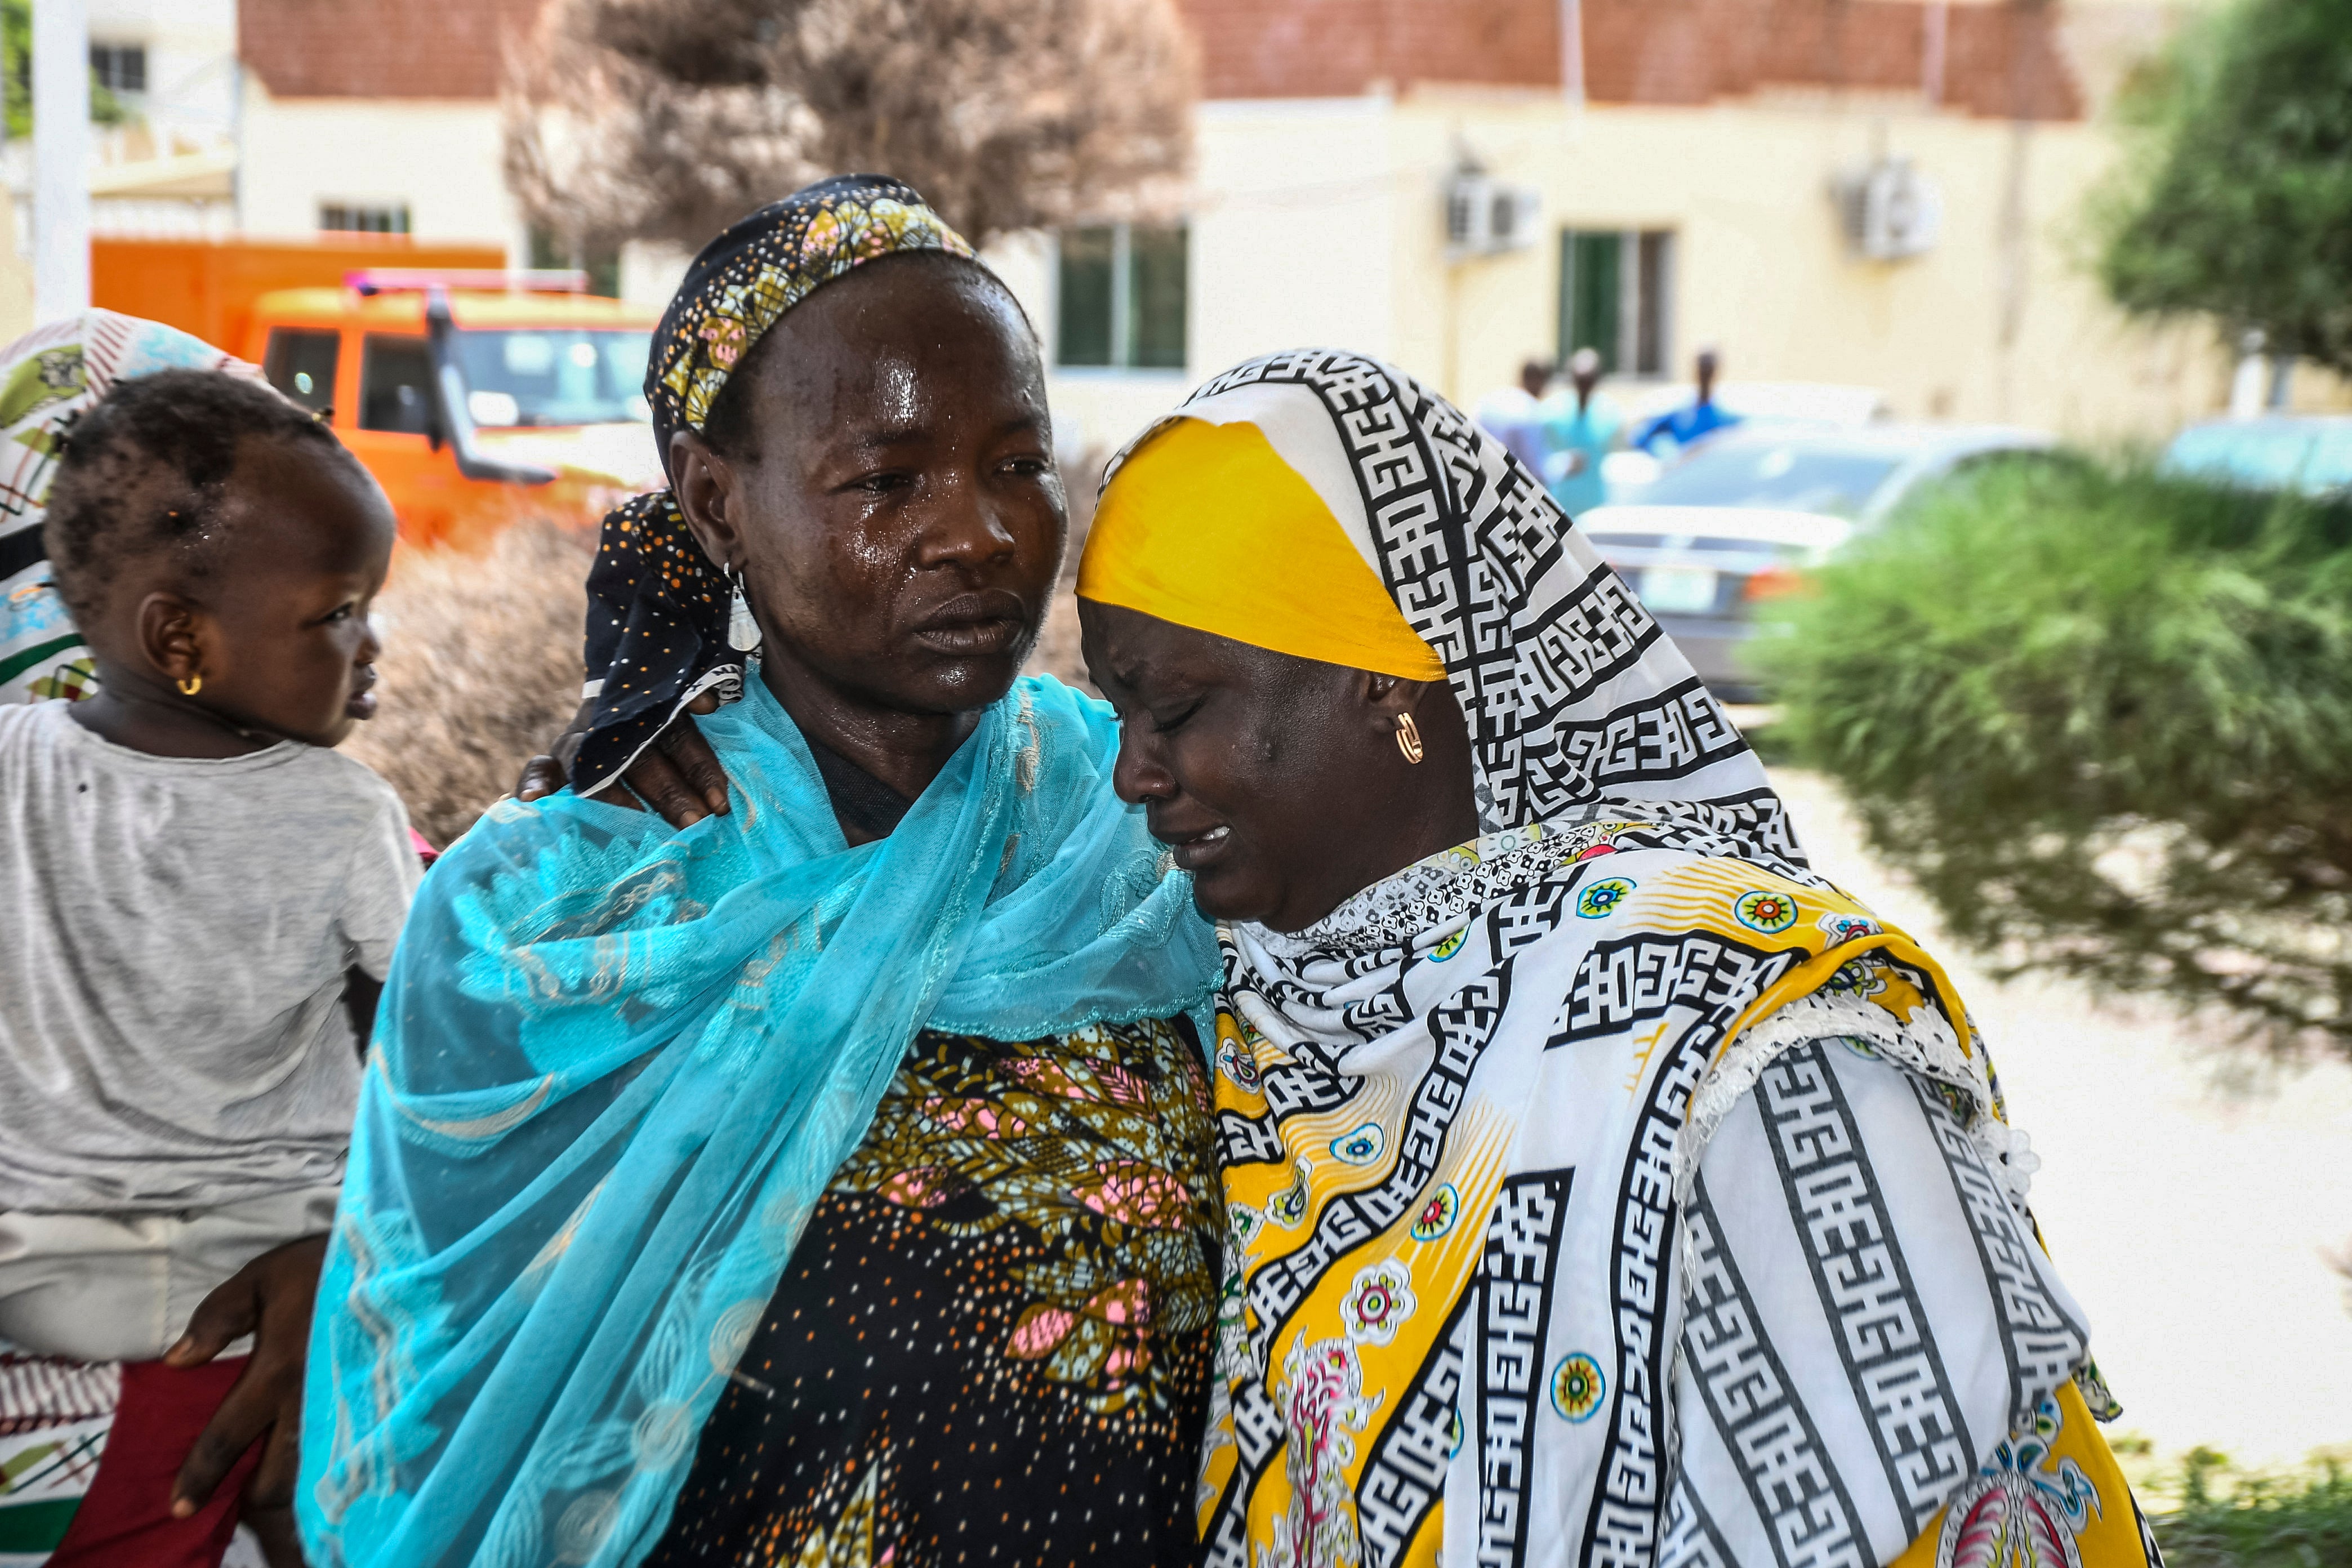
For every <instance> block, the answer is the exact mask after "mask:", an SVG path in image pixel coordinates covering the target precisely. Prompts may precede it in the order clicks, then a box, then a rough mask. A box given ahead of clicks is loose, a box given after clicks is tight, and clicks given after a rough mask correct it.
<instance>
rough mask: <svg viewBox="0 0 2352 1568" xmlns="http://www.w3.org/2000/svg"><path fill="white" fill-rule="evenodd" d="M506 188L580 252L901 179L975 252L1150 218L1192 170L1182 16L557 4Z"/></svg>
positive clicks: (510, 142)
mask: <svg viewBox="0 0 2352 1568" xmlns="http://www.w3.org/2000/svg"><path fill="white" fill-rule="evenodd" d="M511 75H512V88H511V90H510V91H509V96H508V113H507V173H508V178H509V184H511V185H512V186H513V188H514V189H515V191H516V193H517V195H519V197H520V200H521V202H522V204H523V206H524V207H525V209H526V210H527V212H528V213H529V214H530V217H531V219H532V220H533V221H534V222H536V223H539V224H541V225H543V226H546V227H547V228H549V229H551V230H552V231H553V232H555V233H556V234H558V235H560V236H562V237H564V238H565V239H567V240H569V241H570V242H571V243H572V244H573V245H591V246H593V245H595V244H598V243H610V242H612V241H615V240H621V239H628V238H663V239H669V240H674V241H677V242H678V243H680V244H683V245H686V246H688V247H691V246H695V245H698V244H700V243H701V242H702V241H703V240H704V239H707V238H708V237H709V236H711V235H712V234H714V233H716V232H718V230H719V228H721V227H722V226H725V225H726V224H728V223H729V222H731V221H732V220H733V219H735V218H737V217H740V216H742V215H743V214H744V213H746V212H748V211H750V210H751V209H752V208H754V207H756V206H758V205H761V203H763V202H768V201H772V200H773V199H775V198H776V197H778V196H781V195H785V194H787V193H789V192H791V191H793V190H794V189H796V188H797V187H799V186H800V185H802V184H806V183H807V182H808V181H810V180H812V179H815V178H819V177H821V176H823V175H825V174H840V173H845V172H849V171H860V170H862V171H869V172H872V173H876V174H894V175H897V176H898V178H900V179H903V180H906V181H907V182H908V184H912V185H914V186H915V187H916V188H917V189H918V190H919V191H921V192H922V193H923V194H924V195H925V196H927V197H929V199H930V200H931V202H932V203H933V204H935V205H937V206H938V207H939V208H940V212H941V213H942V214H943V215H944V216H946V217H947V219H948V220H949V221H950V223H952V224H954V225H955V226H957V227H959V228H960V229H961V230H962V231H963V233H964V234H965V235H966V236H968V237H970V238H971V240H972V241H973V242H974V243H975V244H979V243H982V242H984V241H985V240H986V238H987V237H989V236H991V235H993V234H997V233H1001V232H1003V231H1005V230H1009V229H1019V228H1029V227H1036V226H1050V225H1055V224H1060V223H1066V222H1068V221H1071V220H1073V219H1076V218H1080V217H1089V216H1121V215H1122V214H1123V213H1124V212H1126V211H1130V210H1132V211H1138V212H1143V211H1149V210H1150V209H1151V208H1152V207H1154V206H1155V205H1160V203H1162V202H1164V200H1165V199H1166V196H1167V195H1168V193H1169V191H1170V190H1171V183H1172V181H1173V180H1174V179H1175V178H1176V177H1177V176H1179V175H1181V174H1182V172H1183V170H1184V166H1185V164H1186V163H1187V161H1188V159H1189V157H1190V153H1191V106H1192V99H1193V97H1194V95H1195V86H1194V79H1195V75H1196V72H1195V69H1194V67H1193V64H1192V55H1191V47H1190V41H1189V39H1187V37H1185V35H1184V33H1183V31H1182V28H1181V24H1180V23H1179V22H1178V20H1177V18H1176V16H1175V14H1174V11H1173V9H1172V8H1171V0H552V3H551V4H550V5H548V7H547V9H546V11H545V12H544V13H543V14H542V16H541V22H540V26H539V29H538V31H537V33H536V34H535V35H534V37H533V38H532V39H531V41H530V45H529V47H526V48H525V49H523V50H522V51H521V52H520V55H519V56H518V58H516V60H515V61H514V64H513V68H512V72H511Z"/></svg>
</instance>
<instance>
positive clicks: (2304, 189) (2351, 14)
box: [2099, 0, 2352, 374]
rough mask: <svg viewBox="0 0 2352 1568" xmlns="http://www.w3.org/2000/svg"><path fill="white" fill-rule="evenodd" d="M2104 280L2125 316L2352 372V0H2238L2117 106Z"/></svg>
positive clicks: (2205, 22)
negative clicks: (2222, 335) (2254, 342)
mask: <svg viewBox="0 0 2352 1568" xmlns="http://www.w3.org/2000/svg"><path fill="white" fill-rule="evenodd" d="M2122 106H2123V110H2124V113H2125V116H2126V121H2127V123H2128V124H2129V125H2130V126H2131V127H2132V128H2133V129H2134V130H2135V131H2136V132H2137V137H2136V138H2135V139H2136V141H2137V144H2138V145H2137V156H2136V157H2133V158H2130V159H2127V160H2126V163H2125V165H2124V167H2123V170H2122V172H2121V174H2120V176H2119V181H2118V184H2116V185H2115V186H2114V187H2111V188H2110V190H2109V191H2108V192H2107V193H2106V200H2105V215H2104V216H2105V224H2104V228H2105V236H2104V241H2105V243H2104V247H2103V250H2102V253H2101V255H2100V258H2099V273H2100V277H2101V280H2102V281H2103V282H2104V283H2105V286H2106V289H2107V291H2108V293H2109V294H2110V295H2111V296H2113V298H2114V299H2115V300H2116V303H2118V304H2120V305H2122V306H2123V307H2124V308H2125V309H2126V310H2130V311H2133V312H2135V313H2139V314H2147V315H2154V316H2178V315H2183V314H2209V315H2211V316H2213V317H2216V318H2218V319H2219V321H2220V322H2221V325H2222V326H2223V327H2224V328H2225V329H2226V330H2227V331H2229V332H2230V334H2231V338H2232V340H2233V341H2234V340H2235V338H2236V337H2237V336H2238V335H2239V334H2241V333H2242V332H2243V331H2245V330H2246V329H2248V328H2259V329H2261V331H2262V332H2263V336H2264V340H2265V342H2266V343H2267V345H2268V348H2269V350H2270V352H2271V353H2280V354H2293V355H2298V356H2301V357H2304V358H2307V359H2311V360H2315V361H2317V362H2318V363H2321V364H2324V365H2326V366H2328V367H2329V368H2330V369H2333V370H2335V371H2336V372H2338V373H2340V374H2352V0H2238V3H2237V4H2236V5H2232V6H2231V8H2229V9H2227V10H2225V11H2222V12H2220V13H2218V14H2216V15H2214V16H2210V17H2207V18H2204V19H2201V20H2200V21H2198V22H2196V23H2193V24H2192V25H2191V26H2189V27H2188V28H2187V29H2186V30H2185V31H2184V32H2183V33H2182V35H2181V36H2180V37H2179V38H2178V39H2176V40H2175V42H2174V44H2173V47H2171V48H2170V49H2169V50H2168V52H2167V53H2166V55H2165V56H2164V57H2163V58H2161V59H2159V60H2158V62H2156V63H2155V65H2154V66H2153V67H2152V68H2149V69H2148V70H2147V71H2146V72H2144V73H2143V75H2142V77H2141V78H2140V79H2139V80H2138V81H2137V83H2136V85H2135V87H2134V88H2133V89H2132V90H2130V91H2127V92H2126V94H2125V95H2124V98H2123V100H2122Z"/></svg>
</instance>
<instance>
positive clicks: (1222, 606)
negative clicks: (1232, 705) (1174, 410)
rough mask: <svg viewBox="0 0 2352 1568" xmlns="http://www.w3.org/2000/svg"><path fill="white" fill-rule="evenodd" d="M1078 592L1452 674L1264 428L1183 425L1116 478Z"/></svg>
mask: <svg viewBox="0 0 2352 1568" xmlns="http://www.w3.org/2000/svg"><path fill="white" fill-rule="evenodd" d="M1078 596H1079V597H1080V598H1082V599H1092V600H1094V601H1095V602H1096V603H1097V604H1101V605H1122V606H1124V607H1125V608H1127V609H1130V610H1140V611H1141V612H1142V613H1143V614H1145V615H1147V616H1156V617H1158V618H1159V619H1160V620H1163V621H1168V622H1171V623H1172V624H1174V625H1176V626H1190V627H1192V629H1193V630H1195V631H1203V632H1210V633H1213V634H1214V635H1216V636H1218V637H1231V638H1233V639H1234V641H1235V642H1242V643H1248V644H1250V645H1251V646H1252V647H1264V648H1271V649H1273V650H1274V651H1275V652H1276V653H1286V654H1291V655H1294V656H1296V657H1297V658H1312V659H1319V660H1321V661H1322V662H1323V663H1325V664H1337V665H1344V666H1346V667H1347V668H1350V669H1369V670H1373V671H1376V672H1378V673H1380V674H1381V675H1393V676H1397V677H1400V678H1402V679H1406V680H1444V679H1445V666H1444V663H1443V662H1442V661H1440V660H1439V658H1438V657H1437V655H1436V654H1435V653H1434V652H1433V651H1432V650H1431V648H1430V646H1429V645H1428V644H1427V643H1425V642H1423V641H1422V640H1421V638H1420V637H1418V636H1416V635H1415V634H1414V632H1413V629H1412V627H1411V626H1408V625H1406V624H1405V618H1404V616H1403V614H1402V612H1401V611H1399V610H1398V609H1397V607H1396V601H1395V600H1393V599H1391V598H1390V597H1389V594H1388V590H1387V589H1386V588H1384V587H1382V586H1381V580H1380V578H1379V577H1378V576H1376V575H1374V574H1373V572H1372V569H1371V567H1370V565H1369V564H1367V563H1366V562H1365V560H1364V558H1363V557H1362V556H1361V555H1360V554H1358V553H1357V552H1356V547H1355V546H1354V544H1352V543H1350V542H1349V539H1348V536H1347V533H1346V532H1345V531H1343V530H1342V529H1341V528H1340V526H1339V520H1338V519H1337V518H1335V517H1333V516H1332V515H1331V509H1330V508H1329V507H1328V506H1326V505H1325V504H1324V502H1323V498H1322V497H1321V496H1319V495H1318V494H1317V493H1316V492H1315V489H1314V487H1313V486H1311V485H1309V484H1308V483H1307V481H1306V480H1305V479H1302V478H1300V477H1299V475H1298V473H1297V470H1295V469H1293V468H1291V466H1290V465H1289V464H1288V463H1286V462H1284V461H1283V460H1282V458H1281V457H1280V455H1279V454H1277V453H1276V451H1275V449H1274V447H1273V445H1272V444H1271V443H1270V442H1268V441H1267V440H1266V438H1265V432H1264V431H1262V430H1260V429H1259V428H1258V427H1257V426H1255V425H1251V424H1246V423H1243V422H1240V421H1236V422H1234V423H1232V424H1225V425H1212V424H1209V423H1207V422H1205V421H1202V420H1199V419H1178V420H1176V421H1174V422H1172V423H1171V424H1170V425H1169V426H1167V427H1166V428H1164V429H1162V430H1161V431H1160V432H1159V433H1158V434H1156V435H1154V436H1151V437H1149V438H1148V439H1146V441H1145V442H1144V444H1143V446H1142V447H1141V448H1140V449H1139V450H1138V451H1136V452H1135V453H1133V454H1132V455H1131V456H1129V458H1128V459H1127V461H1126V462H1125V463H1124V464H1122V465H1121V466H1120V467H1119V469H1118V472H1117V473H1116V474H1114V475H1112V476H1111V481H1110V483H1109V484H1108V486H1106V487H1105V488H1104V489H1103V493H1102V500H1101V501H1100V503H1099V504H1098V505H1097V507H1096V510H1095V521H1094V526H1093V528H1092V529H1090V530H1089V531H1087V548H1086V554H1085V556H1084V557H1083V558H1082V559H1081V560H1080V562H1079V563H1078Z"/></svg>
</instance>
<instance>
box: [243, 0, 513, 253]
mask: <svg viewBox="0 0 2352 1568" xmlns="http://www.w3.org/2000/svg"><path fill="white" fill-rule="evenodd" d="M537 13H538V0H336V3H335V4H332V5H328V4H322V3H321V0H238V5H237V52H238V57H239V59H240V62H241V63H242V66H243V72H242V84H243V86H242V94H241V98H240V101H239V106H238V112H239V127H238V142H239V150H240V159H239V164H238V176H239V177H238V184H237V216H238V222H239V225H240V226H242V227H243V228H244V229H245V230H246V232H247V233H250V234H262V235H272V236H285V235H299V234H315V233H318V232H320V231H321V230H359V231H363V232H376V233H395V234H415V235H418V236H421V237H427V238H432V239H445V240H446V239H464V240H488V241H490V242H492V243H501V244H504V245H505V246H506V247H507V248H508V251H509V254H510V255H512V256H513V257H514V258H515V259H516V260H517V261H518V262H519V263H520V262H522V261H525V260H527V259H528V254H529V240H528V237H527V236H526V235H525V232H524V229H523V226H522V220H521V218H520V215H519V214H518V212H517V209H516V207H515V205H514V202H513V199H512V198H511V197H509V195H507V188H506V178H505V174H504V172H503V169H502V167H501V164H500V152H499V104H498V93H499V82H500V80H501V79H502V76H503V72H504V68H505V58H506V49H507V47H508V45H509V42H510V41H511V40H513V39H514V38H516V37H518V36H519V35H520V34H521V33H522V32H523V31H524V30H525V29H527V28H528V27H529V26H530V23H531V20H532V18H533V17H534V16H536V15H537Z"/></svg>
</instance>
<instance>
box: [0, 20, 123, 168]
mask: <svg viewBox="0 0 2352 1568" xmlns="http://www.w3.org/2000/svg"><path fill="white" fill-rule="evenodd" d="M0 114H5V119H4V120H0V124H5V129H6V132H7V137H6V139H7V140H9V141H11V142H14V141H16V139H17V138H19V137H23V136H30V135H31V134H32V133H33V5H32V0H0ZM89 118H90V122H91V123H92V124H95V125H120V124H121V123H122V122H123V121H125V120H127V119H129V118H130V116H129V115H128V114H127V113H125V112H124V110H123V108H122V100H121V99H119V98H117V97H115V96H114V94H113V93H112V92H111V91H110V90H109V89H108V88H107V86H106V84H105V83H104V82H101V81H100V80H99V79H98V73H97V72H96V71H92V72H91V73H90V81H89Z"/></svg>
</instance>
